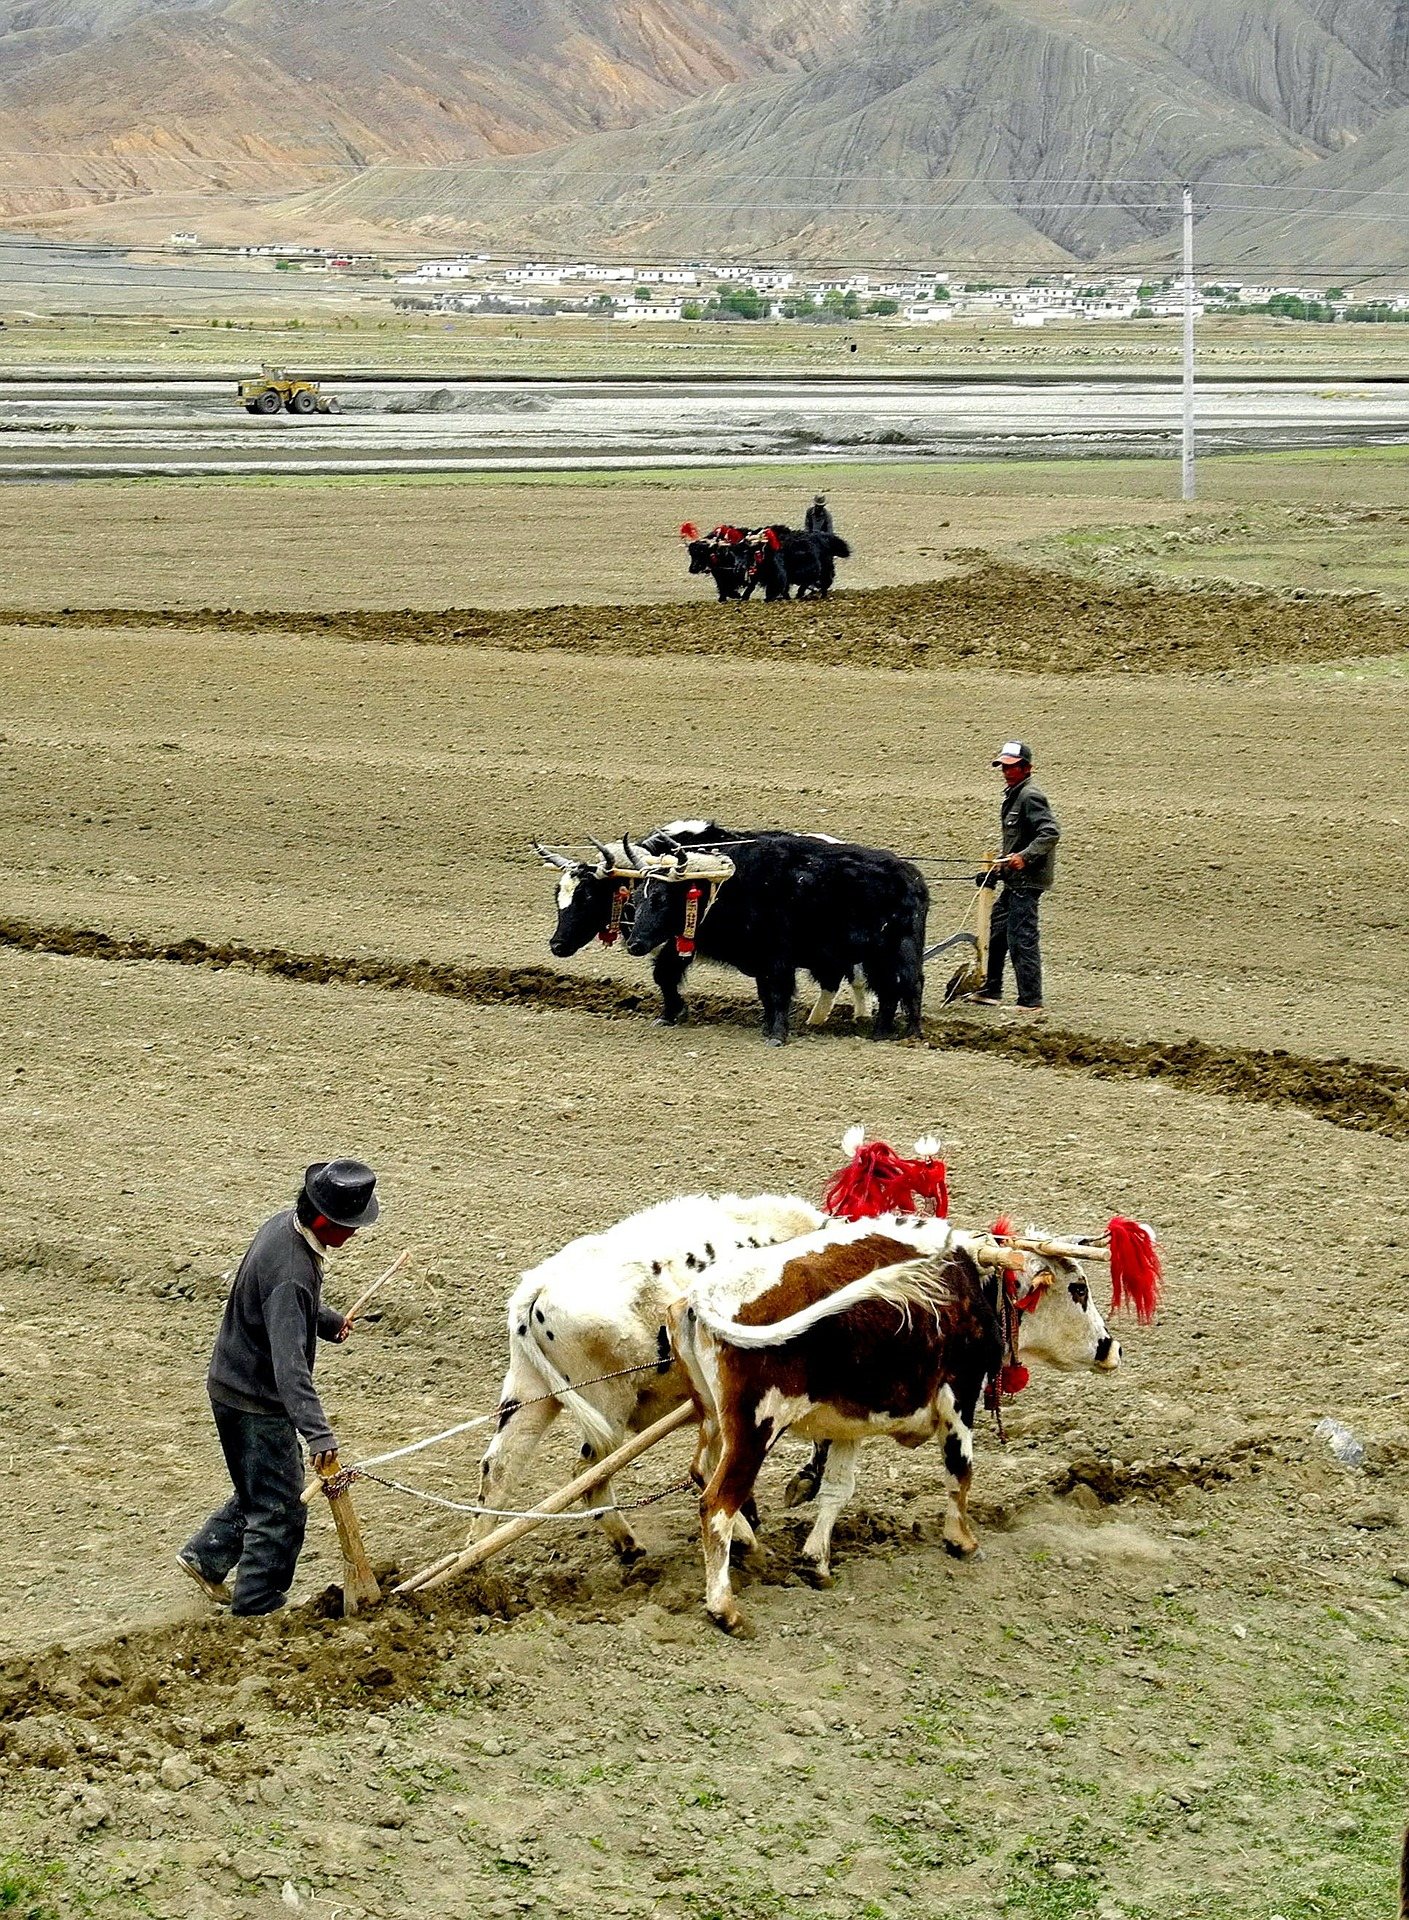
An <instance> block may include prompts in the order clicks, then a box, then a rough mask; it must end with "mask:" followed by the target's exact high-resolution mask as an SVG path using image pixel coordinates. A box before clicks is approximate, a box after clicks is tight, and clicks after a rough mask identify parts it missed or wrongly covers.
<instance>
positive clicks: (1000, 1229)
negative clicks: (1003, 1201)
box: [993, 1213, 1017, 1240]
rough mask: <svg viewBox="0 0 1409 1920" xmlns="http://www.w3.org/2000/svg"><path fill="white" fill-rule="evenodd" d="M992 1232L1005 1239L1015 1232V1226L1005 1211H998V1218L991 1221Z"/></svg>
mask: <svg viewBox="0 0 1409 1920" xmlns="http://www.w3.org/2000/svg"><path fill="white" fill-rule="evenodd" d="M993 1232H994V1233H995V1234H996V1235H997V1237H998V1238H999V1239H1000V1240H1006V1239H1007V1238H1008V1236H1009V1235H1010V1234H1013V1233H1016V1232H1017V1227H1016V1226H1015V1225H1014V1224H1013V1222H1012V1221H1011V1220H1010V1219H1009V1218H1008V1216H1007V1214H1006V1213H1000V1214H999V1216H998V1218H997V1219H996V1220H995V1221H994V1222H993Z"/></svg>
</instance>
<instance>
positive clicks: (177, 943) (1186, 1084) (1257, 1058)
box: [0, 919, 1409, 1140]
mask: <svg viewBox="0 0 1409 1920" xmlns="http://www.w3.org/2000/svg"><path fill="white" fill-rule="evenodd" d="M0 946H7V947H16V948H19V949H20V950H22V951H24V952H26V953H53V954H61V955H68V956H73V957H76V958H83V959H94V960H107V961H151V960H160V961H166V962H168V963H171V964H174V965H178V966H192V967H215V968H222V967H242V968H247V969H249V970H250V971H252V972H256V973H263V974H269V975H272V976H273V977H275V978H276V979H281V980H292V981H297V982H300V983H302V984H304V985H319V986H323V985H329V984H338V985H342V986H358V987H378V988H382V989H387V990H391V991H401V992H411V993H431V994H439V995H444V996H447V997H449V998H452V999H458V1000H468V1001H472V1002H474V1003H475V1004H476V1005H478V1006H528V1007H535V1008H538V1009H541V1010H554V1009H556V1010H559V1011H570V1012H575V1013H592V1014H597V1015H600V1016H604V1017H606V1018H608V1019H619V1018H624V1017H627V1016H633V1015H634V1016H639V1015H641V1014H643V1013H645V1012H646V1011H648V1010H649V1009H651V1008H652V1007H653V1006H654V1005H655V997H654V995H653V993H652V992H651V991H650V990H648V989H645V990H637V989H633V988H631V987H628V986H624V985H622V984H621V983H620V982H618V981H614V980H583V979H581V978H579V977H577V976H574V975H569V974H562V973H555V972H554V971H553V970H552V969H551V968H549V967H540V966H517V967H502V966H459V965H456V964H454V963H453V962H450V961H436V960H383V959H372V958H356V957H352V956H346V955H339V954H328V953H295V952H291V951H290V950H289V949H287V948H284V947H254V946H247V945H245V944H243V943H242V942H234V941H225V942H217V941H209V940H202V939H198V938H195V937H188V938H186V939H183V940H168V941H162V940H151V939H144V938H142V937H141V936H132V935H117V934H110V933H103V932H101V931H99V930H98V929H96V928H91V927H56V926H46V925H43V924H42V923H40V922H37V921H30V920H17V919H0ZM694 1008H695V1014H696V1017H697V1018H698V1019H699V1020H700V1021H702V1022H703V1023H705V1024H715V1025H719V1024H727V1025H731V1026H748V1027H753V1026H756V1025H757V1023H758V1013H757V1009H756V1008H755V1007H754V1005H753V1004H752V1002H750V1001H745V1000H735V999H728V998H725V997H724V996H722V995H717V994H701V995H699V996H697V997H696V999H695V1002H694ZM925 1040H926V1042H927V1043H928V1044H929V1045H930V1046H933V1047H935V1048H938V1049H941V1050H949V1049H954V1048H962V1049H966V1050H968V1051H972V1052H979V1053H991V1054H998V1055H1001V1056H1002V1057H1004V1058H1005V1059H1008V1060H1014V1061H1017V1062H1019V1063H1022V1064H1026V1065H1030V1066H1044V1067H1063V1068H1068V1069H1073V1070H1076V1071H1078V1072H1084V1073H1090V1074H1094V1075H1095V1076H1096V1077H1097V1078H1099V1079H1106V1080H1162V1081H1165V1082H1167V1083H1169V1084H1170V1085H1172V1086H1176V1087H1179V1088H1181V1089H1183V1090H1184V1091H1186V1092H1194V1093H1212V1094H1218V1095H1221V1096H1223V1097H1225V1098H1228V1099H1235V1100H1250V1101H1257V1102H1263V1103H1266V1104H1269V1105H1273V1106H1291V1107H1299V1108H1301V1109H1302V1110H1303V1111H1304V1112H1307V1113H1310V1114H1312V1115H1314V1116H1315V1117H1316V1118H1317V1119H1319V1120H1327V1121H1330V1122H1331V1123H1332V1124H1333V1125H1335V1126H1341V1127H1349V1128H1351V1129H1352V1130H1354V1131H1356V1132H1360V1133H1377V1134H1382V1135H1384V1136H1385V1137H1386V1138H1388V1139H1391V1140H1409V1076H1406V1073H1405V1070H1404V1068H1403V1067H1398V1066H1394V1065H1393V1064H1391V1063H1389V1062H1386V1061H1375V1060H1350V1059H1346V1058H1340V1059H1330V1060H1321V1059H1314V1058H1309V1057H1307V1056H1305V1055H1300V1054H1294V1053H1288V1052H1285V1051H1283V1050H1282V1049H1280V1048H1258V1047H1219V1046H1214V1045H1211V1044H1210V1043H1209V1042H1207V1041H1204V1040H1196V1039H1193V1038H1189V1039H1184V1040H1174V1041H1138V1040H1115V1039H1109V1038H1106V1037H1104V1036H1102V1035H1099V1034H1084V1033H1074V1032H1071V1031H1070V1030H1067V1029H1063V1028H1060V1027H1052V1026H1029V1027H1021V1028H1016V1029H1015V1028H1012V1027H1007V1026H999V1025H991V1024H988V1023H985V1022H980V1021H977V1020H973V1019H966V1018H964V1017H963V1016H962V1014H960V1013H958V1012H957V1011H954V1012H951V1013H950V1014H948V1015H947V1016H946V1017H945V1018H943V1019H942V1020H939V1019H930V1020H927V1021H926V1022H925Z"/></svg>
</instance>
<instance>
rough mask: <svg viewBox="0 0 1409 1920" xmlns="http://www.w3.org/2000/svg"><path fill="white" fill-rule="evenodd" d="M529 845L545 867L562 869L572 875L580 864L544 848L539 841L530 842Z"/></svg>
mask: <svg viewBox="0 0 1409 1920" xmlns="http://www.w3.org/2000/svg"><path fill="white" fill-rule="evenodd" d="M528 844H529V845H530V846H531V847H532V848H533V851H534V852H535V853H536V854H537V855H538V857H539V859H540V860H541V861H542V862H543V863H544V865H545V866H549V867H560V868H561V869H562V871H563V872H564V873H571V871H572V869H573V868H574V867H575V866H576V865H577V864H578V863H577V861H576V860H569V859H567V858H566V857H565V856H564V855H563V854H561V853H554V852H552V851H551V849H550V848H548V847H545V846H542V845H541V844H540V843H539V842H538V841H537V840H530V841H529V843H528Z"/></svg>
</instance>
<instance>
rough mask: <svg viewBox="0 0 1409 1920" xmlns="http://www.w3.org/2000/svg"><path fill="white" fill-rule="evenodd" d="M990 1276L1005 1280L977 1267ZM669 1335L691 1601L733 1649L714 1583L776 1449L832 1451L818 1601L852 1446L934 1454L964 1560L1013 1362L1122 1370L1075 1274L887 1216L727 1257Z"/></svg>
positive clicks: (726, 1604) (730, 1599) (691, 1296)
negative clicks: (885, 1443)
mask: <svg viewBox="0 0 1409 1920" xmlns="http://www.w3.org/2000/svg"><path fill="white" fill-rule="evenodd" d="M997 1260H1005V1261H1009V1262H1013V1261H1016V1262H1017V1265H1016V1267H1015V1268H1005V1267H996V1266H993V1265H990V1264H989V1263H990V1262H993V1261H997ZM670 1325H671V1330H672V1338H673V1341H674V1345H675V1349H676V1352H677V1353H678V1355H679V1357H680V1360H681V1363H682V1365H683V1366H684V1368H685V1371H686V1373H687V1374H688V1376H689V1383H690V1390H691V1392H692V1393H693V1395H694V1397H695V1401H696V1404H697V1406H698V1408H699V1411H700V1417H701V1427H700V1446H699V1452H698V1454H697V1457H696V1477H697V1478H698V1479H699V1480H700V1481H701V1483H702V1485H703V1488H704V1491H703V1493H702V1495H701V1498H700V1519H701V1526H702V1531H703V1536H704V1557H705V1582H706V1594H705V1601H706V1605H707V1607H708V1609H709V1611H710V1613H711V1614H712V1615H713V1617H714V1619H715V1620H716V1621H717V1622H718V1623H719V1625H720V1626H722V1627H724V1628H725V1629H726V1630H727V1631H729V1632H731V1633H737V1632H746V1631H747V1627H746V1625H745V1623H744V1621H743V1618H742V1616H741V1615H740V1613H739V1611H738V1609H737V1607H736V1606H735V1603H734V1596H733V1592H732V1589H731V1587H730V1581H729V1545H730V1540H731V1538H732V1537H733V1533H734V1521H735V1516H736V1515H737V1514H738V1513H739V1510H740V1508H741V1507H744V1506H745V1505H746V1503H748V1502H749V1501H750V1500H751V1498H752V1495H753V1488H754V1483H755V1481H756V1480H757V1478H758V1473H759V1469H760V1468H761V1467H762V1465H763V1462H764V1459H765V1457H766V1455H767V1454H768V1451H769V1449H770V1448H771V1447H772V1445H773V1443H774V1442H775V1441H776V1440H777V1439H778V1437H779V1435H780V1434H782V1433H784V1432H788V1431H791V1432H793V1433H795V1434H797V1435H798V1436H799V1437H801V1438H803V1439H807V1440H811V1441H814V1442H817V1441H824V1440H829V1441H830V1442H831V1443H832V1444H831V1452H830V1457H829V1459H828V1461H827V1467H826V1472H825V1474H824V1475H823V1479H822V1485H821V1489H820V1491H819V1493H818V1511H817V1520H816V1524H815V1525H814V1526H813V1528H812V1531H811V1533H810V1534H809V1535H808V1537H807V1540H806V1542H805V1544H804V1547H803V1553H804V1555H805V1556H806V1558H807V1559H808V1560H809V1561H810V1562H811V1566H812V1572H813V1576H814V1578H815V1579H816V1580H817V1582H818V1583H819V1584H821V1585H829V1584H830V1581H831V1570H830V1555H831V1539H832V1529H833V1527H834V1526H835V1524H836V1519H837V1515H838V1513H839V1512H840V1511H841V1509H842V1507H843V1506H844V1505H845V1504H846V1501H847V1500H848V1498H849V1497H850V1495H851V1492H852V1489H853V1487H854V1485H855V1481H856V1466H857V1457H858V1454H859V1452H860V1448H861V1443H862V1442H863V1441H864V1440H867V1439H869V1438H872V1437H874V1436H877V1435H889V1436H890V1437H891V1438H892V1439H894V1440H896V1441H897V1442H898V1443H899V1444H900V1445H901V1446H903V1447H917V1446H920V1445H922V1444H923V1443H924V1442H925V1441H926V1440H929V1439H932V1438H939V1439H942V1440H943V1443H944V1470H945V1476H946V1479H947V1482H948V1490H949V1498H948V1504H947V1508H946V1512H945V1518H944V1540H945V1544H946V1546H948V1547H949V1549H950V1550H951V1551H952V1552H954V1553H958V1554H969V1553H972V1552H973V1551H974V1549H975V1547H976V1546H977V1545H978V1541H977V1539H976V1538H975V1536H974V1533H973V1529H972V1528H971V1527H970V1525H969V1520H968V1513H967V1503H968V1493H969V1483H970V1480H971V1479H972V1476H973V1425H974V1418H975V1414H976V1412H977V1409H978V1406H979V1403H980V1399H981V1398H982V1396H983V1393H984V1388H985V1383H987V1382H990V1381H993V1382H996V1381H997V1380H998V1379H999V1378H1000V1373H1001V1370H1003V1369H1004V1367H1005V1365H1006V1366H1009V1367H1011V1366H1016V1365H1019V1364H1020V1363H1023V1362H1026V1361H1028V1360H1041V1361H1045V1362H1046V1363H1047V1364H1048V1365H1050V1366H1054V1367H1060V1368H1063V1369H1074V1368H1082V1367H1094V1368H1099V1369H1101V1370H1102V1371H1110V1370H1111V1369H1113V1368H1115V1367H1117V1366H1119V1364H1120V1347H1119V1344H1118V1343H1117V1342H1116V1341H1115V1340H1114V1339H1113V1338H1112V1337H1111V1335H1110V1334H1109V1333H1108V1332H1107V1331H1106V1326H1105V1322H1104V1321H1103V1320H1102V1318H1101V1315H1100V1314H1099V1313H1098V1312H1097V1310H1096V1308H1095V1307H1094V1305H1093V1304H1092V1301H1091V1295H1090V1290H1089V1288H1088V1287H1087V1284H1086V1278H1085V1275H1084V1274H1083V1272H1082V1270H1081V1269H1080V1267H1078V1266H1077V1265H1076V1264H1075V1263H1074V1262H1071V1261H1066V1260H1056V1259H1049V1258H1045V1257H1043V1258H1038V1257H1037V1256H1036V1255H1032V1254H1026V1255H1022V1256H1017V1255H1015V1254H1013V1253H1011V1252H1008V1251H1007V1250H1003V1251H1001V1252H1000V1250H999V1249H998V1248H997V1247H996V1246H994V1245H993V1243H992V1242H991V1241H988V1240H986V1239H985V1237H984V1236H982V1235H966V1234H962V1233H958V1232H955V1231H954V1230H953V1229H952V1228H950V1227H949V1226H948V1225H947V1224H946V1223H945V1222H944V1221H943V1220H929V1221H923V1220H917V1219H914V1218H911V1217H902V1216H897V1215H895V1214H886V1215H882V1216H880V1217H879V1218H877V1219H872V1220H860V1221H856V1222H854V1223H853V1222H849V1223H845V1224H833V1225H831V1226H829V1227H827V1228H825V1229H823V1230H822V1231H821V1232H818V1233H814V1234H809V1235H808V1236H807V1237H806V1238H805V1239H802V1240H797V1241H794V1242H792V1243H791V1244H789V1245H786V1246H778V1247H774V1248H772V1249H770V1250H769V1251H768V1252H766V1253H762V1254H759V1255H757V1256H755V1257H743V1258H741V1259H739V1260H737V1261H735V1262H734V1264H733V1265H732V1267H731V1268H730V1269H729V1270H728V1271H727V1272H721V1273H720V1275H719V1276H718V1277H717V1279H716V1281H715V1283H714V1284H713V1285H711V1284H710V1282H709V1281H704V1282H701V1283H700V1284H697V1285H695V1286H693V1287H691V1289H690V1291H689V1293H688V1295H687V1296H686V1299H685V1300H684V1301H683V1302H681V1304H680V1305H679V1306H678V1307H677V1308H676V1309H675V1311H674V1313H673V1314H672V1316H671V1319H670ZM706 1473H707V1474H708V1478H707V1479H706V1478H705V1477H704V1476H705V1474H706Z"/></svg>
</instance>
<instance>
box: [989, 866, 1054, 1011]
mask: <svg viewBox="0 0 1409 1920" xmlns="http://www.w3.org/2000/svg"><path fill="white" fill-rule="evenodd" d="M1041 901H1042V895H1041V894H1040V893H1039V892H1038V891H1037V889H1036V888H1035V887H1004V888H1003V889H1002V891H1001V892H1000V893H999V895H998V898H997V900H996V901H995V902H994V906H993V923H992V925H991V927H990V928H989V932H988V978H987V980H986V981H985V982H984V988H983V990H984V992H985V993H991V994H993V995H994V997H995V998H997V997H999V996H1001V994H1002V992H1003V962H1004V961H1005V960H1007V959H1010V958H1011V960H1012V963H1013V978H1014V979H1015V980H1016V981H1017V986H1018V1005H1019V1006H1021V1007H1040V1006H1041V1005H1042V950H1041V947H1040V946H1039V944H1038V936H1037V910H1038V907H1039V905H1040V904H1041Z"/></svg>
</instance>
